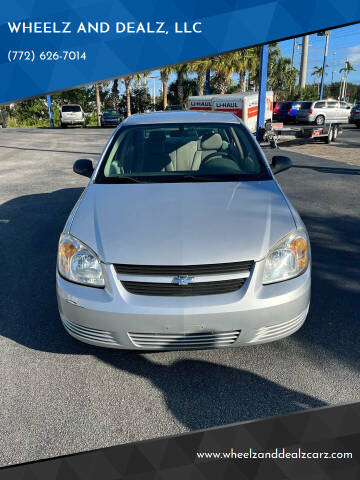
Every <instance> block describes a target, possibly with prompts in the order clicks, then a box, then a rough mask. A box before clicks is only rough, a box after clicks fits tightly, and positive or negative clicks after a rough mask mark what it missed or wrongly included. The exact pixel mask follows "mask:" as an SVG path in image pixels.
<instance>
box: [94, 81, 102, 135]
mask: <svg viewBox="0 0 360 480" xmlns="http://www.w3.org/2000/svg"><path fill="white" fill-rule="evenodd" d="M95 96H96V116H97V125H98V127H101V120H100V117H101V102H100V92H99V84H98V83H95Z"/></svg>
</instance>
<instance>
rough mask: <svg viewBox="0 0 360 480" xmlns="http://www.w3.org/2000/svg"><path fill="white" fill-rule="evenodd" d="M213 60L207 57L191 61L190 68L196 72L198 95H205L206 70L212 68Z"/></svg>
mask: <svg viewBox="0 0 360 480" xmlns="http://www.w3.org/2000/svg"><path fill="white" fill-rule="evenodd" d="M211 65H212V60H211V58H207V59H206V60H195V61H194V62H190V69H191V71H192V72H194V73H196V90H197V92H196V93H197V95H203V93H204V86H205V74H206V71H207V70H209V69H210V68H211Z"/></svg>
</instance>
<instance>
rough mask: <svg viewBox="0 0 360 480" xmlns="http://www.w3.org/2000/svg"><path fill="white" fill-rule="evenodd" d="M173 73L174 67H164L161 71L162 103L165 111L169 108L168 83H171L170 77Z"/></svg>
mask: <svg viewBox="0 0 360 480" xmlns="http://www.w3.org/2000/svg"><path fill="white" fill-rule="evenodd" d="M172 72H173V68H172V67H163V68H161V69H160V80H161V85H162V101H163V109H164V110H165V109H166V107H167V96H168V81H169V76H170V74H171V73H172Z"/></svg>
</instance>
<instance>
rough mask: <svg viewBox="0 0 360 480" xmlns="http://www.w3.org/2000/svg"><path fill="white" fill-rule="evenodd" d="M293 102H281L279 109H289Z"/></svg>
mask: <svg viewBox="0 0 360 480" xmlns="http://www.w3.org/2000/svg"><path fill="white" fill-rule="evenodd" d="M291 105H292V102H284V103H280V105H279V110H289V109H290V108H291Z"/></svg>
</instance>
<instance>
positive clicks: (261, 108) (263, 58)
mask: <svg viewBox="0 0 360 480" xmlns="http://www.w3.org/2000/svg"><path fill="white" fill-rule="evenodd" d="M268 57H269V46H268V45H263V46H262V47H261V50H260V72H259V97H258V117H257V124H256V138H257V140H259V141H260V140H261V139H262V129H263V128H264V125H265V113H266V87H267V74H268Z"/></svg>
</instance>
